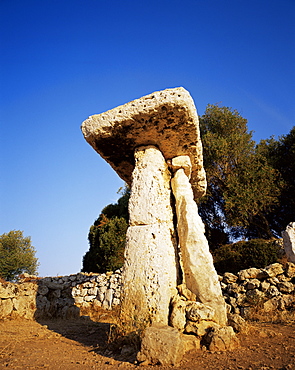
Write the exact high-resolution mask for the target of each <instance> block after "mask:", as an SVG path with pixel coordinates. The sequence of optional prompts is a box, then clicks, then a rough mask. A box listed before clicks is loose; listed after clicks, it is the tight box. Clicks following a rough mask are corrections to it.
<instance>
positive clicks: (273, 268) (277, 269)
mask: <svg viewBox="0 0 295 370" xmlns="http://www.w3.org/2000/svg"><path fill="white" fill-rule="evenodd" d="M263 272H265V273H266V274H267V276H268V277H270V278H272V277H275V276H277V275H280V274H283V273H284V269H283V266H282V265H281V264H280V263H273V264H271V265H269V266H267V267H266V268H265V269H263Z"/></svg>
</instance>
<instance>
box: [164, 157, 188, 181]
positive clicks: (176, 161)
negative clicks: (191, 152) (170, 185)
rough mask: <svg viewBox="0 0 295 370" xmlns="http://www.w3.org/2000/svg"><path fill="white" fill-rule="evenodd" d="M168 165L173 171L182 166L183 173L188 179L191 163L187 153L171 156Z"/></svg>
mask: <svg viewBox="0 0 295 370" xmlns="http://www.w3.org/2000/svg"><path fill="white" fill-rule="evenodd" d="M168 163H169V162H168ZM170 167H171V168H172V171H173V172H176V171H177V170H179V169H180V168H183V170H184V173H185V174H186V176H187V177H188V178H189V179H190V177H191V173H192V163H191V160H190V157H189V156H188V155H180V156H178V157H174V158H172V160H171V165H170Z"/></svg>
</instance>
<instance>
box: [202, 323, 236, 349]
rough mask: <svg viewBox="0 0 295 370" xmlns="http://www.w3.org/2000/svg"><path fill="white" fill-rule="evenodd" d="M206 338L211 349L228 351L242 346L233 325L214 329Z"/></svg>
mask: <svg viewBox="0 0 295 370" xmlns="http://www.w3.org/2000/svg"><path fill="white" fill-rule="evenodd" d="M206 340H207V341H208V343H209V347H208V348H209V350H210V351H226V350H233V349H236V348H239V347H240V341H239V339H238V338H237V336H236V334H235V332H234V329H233V328H232V327H231V326H224V327H222V328H219V329H214V330H212V331H211V332H210V333H209V334H208V335H207V337H206Z"/></svg>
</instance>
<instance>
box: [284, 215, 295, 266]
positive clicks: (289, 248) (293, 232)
mask: <svg viewBox="0 0 295 370" xmlns="http://www.w3.org/2000/svg"><path fill="white" fill-rule="evenodd" d="M282 237H283V243H284V249H285V253H286V255H287V259H288V261H289V262H293V263H295V222H290V223H289V225H288V226H287V228H286V230H285V231H283V232H282Z"/></svg>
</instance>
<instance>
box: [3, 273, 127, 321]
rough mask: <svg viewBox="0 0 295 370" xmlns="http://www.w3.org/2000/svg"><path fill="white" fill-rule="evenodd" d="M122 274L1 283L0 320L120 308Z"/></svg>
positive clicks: (27, 277) (24, 279) (30, 278)
mask: <svg viewBox="0 0 295 370" xmlns="http://www.w3.org/2000/svg"><path fill="white" fill-rule="evenodd" d="M120 294H121V270H117V271H115V273H112V272H110V273H106V274H94V273H91V274H86V273H78V274H75V275H69V276H59V277H45V278H36V277H32V276H29V275H26V274H25V275H24V278H23V279H22V280H21V281H20V282H19V283H11V282H2V283H0V318H5V317H11V318H17V317H24V318H26V319H38V318H43V317H49V318H64V319H66V318H72V317H78V316H79V315H80V314H81V312H83V311H87V310H88V311H89V310H90V311H91V310H95V309H97V308H100V307H101V308H103V309H107V310H111V309H113V308H114V307H116V306H117V305H119V304H120Z"/></svg>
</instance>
